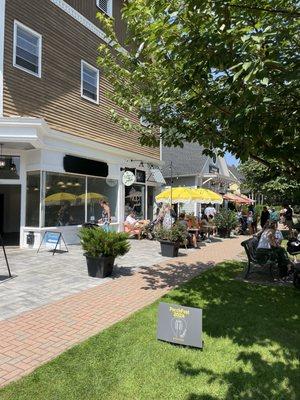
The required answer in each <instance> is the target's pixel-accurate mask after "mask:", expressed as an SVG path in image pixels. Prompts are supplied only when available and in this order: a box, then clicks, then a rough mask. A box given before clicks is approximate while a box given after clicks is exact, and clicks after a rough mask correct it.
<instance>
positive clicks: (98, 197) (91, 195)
mask: <svg viewBox="0 0 300 400" xmlns="http://www.w3.org/2000/svg"><path fill="white" fill-rule="evenodd" d="M85 196H86V197H85ZM77 198H78V199H81V200H85V198H87V201H93V200H94V201H100V200H107V197H105V196H104V195H103V194H100V193H96V192H89V193H82V194H81V195H79V196H78V197H77Z"/></svg>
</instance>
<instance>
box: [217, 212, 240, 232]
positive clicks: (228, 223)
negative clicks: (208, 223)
mask: <svg viewBox="0 0 300 400" xmlns="http://www.w3.org/2000/svg"><path fill="white" fill-rule="evenodd" d="M214 223H215V225H216V227H217V228H218V234H219V236H220V237H224V238H225V237H230V233H231V231H232V230H233V229H235V228H236V227H237V225H238V220H237V216H236V213H235V212H234V211H231V210H229V209H226V208H222V209H221V210H220V212H219V213H218V214H216V216H215V218H214Z"/></svg>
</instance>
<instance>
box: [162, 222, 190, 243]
mask: <svg viewBox="0 0 300 400" xmlns="http://www.w3.org/2000/svg"><path fill="white" fill-rule="evenodd" d="M186 237H187V230H186V229H185V227H184V226H182V225H179V224H174V225H173V226H172V228H171V229H165V228H157V229H156V230H155V239H157V240H167V241H169V242H173V243H183V242H184V241H185V239H186Z"/></svg>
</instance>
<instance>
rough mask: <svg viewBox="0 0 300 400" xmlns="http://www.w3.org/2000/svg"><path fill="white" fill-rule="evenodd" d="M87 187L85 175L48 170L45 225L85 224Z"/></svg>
mask: <svg viewBox="0 0 300 400" xmlns="http://www.w3.org/2000/svg"><path fill="white" fill-rule="evenodd" d="M85 187H86V178H85V177H81V176H76V175H69V174H58V173H52V172H46V189H45V200H44V206H45V226H46V227H48V226H68V225H81V224H83V223H84V222H85Z"/></svg>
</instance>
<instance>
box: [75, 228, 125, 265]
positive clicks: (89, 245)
mask: <svg viewBox="0 0 300 400" xmlns="http://www.w3.org/2000/svg"><path fill="white" fill-rule="evenodd" d="M79 238H80V243H81V245H82V248H83V250H84V251H85V252H86V253H87V255H89V256H90V257H95V258H98V257H100V256H105V257H118V256H123V255H124V254H126V253H127V252H128V251H129V249H130V244H129V241H128V235H127V233H123V232H121V233H119V232H106V231H104V230H103V229H101V228H97V227H95V228H81V229H80V231H79Z"/></svg>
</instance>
